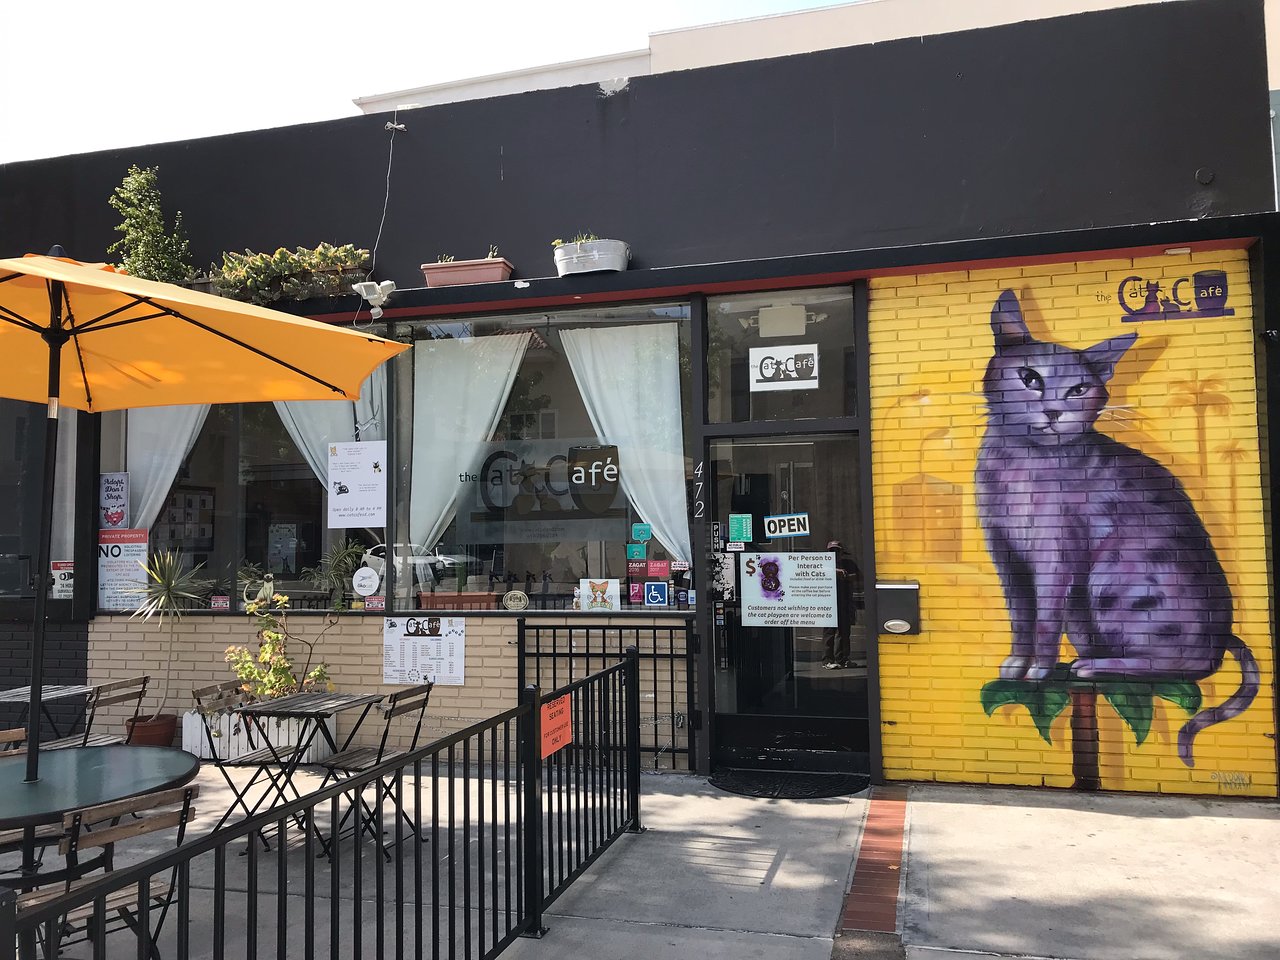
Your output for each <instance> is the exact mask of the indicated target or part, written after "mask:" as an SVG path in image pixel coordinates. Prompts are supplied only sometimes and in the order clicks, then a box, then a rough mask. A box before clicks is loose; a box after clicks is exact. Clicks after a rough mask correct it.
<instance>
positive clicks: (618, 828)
mask: <svg viewBox="0 0 1280 960" xmlns="http://www.w3.org/2000/svg"><path fill="white" fill-rule="evenodd" d="M640 675H641V669H640V655H639V653H638V652H637V651H636V650H634V649H632V650H629V651H627V653H626V656H625V658H624V660H623V661H622V662H621V663H617V664H614V665H612V666H609V667H606V668H605V669H603V670H600V671H598V672H596V673H594V674H591V675H589V676H584V677H582V678H581V679H577V680H574V681H573V682H571V683H568V684H566V685H564V686H563V687H561V688H560V689H557V690H555V691H554V692H553V693H550V694H548V695H547V696H546V697H545V698H544V697H543V696H542V695H541V694H540V692H539V689H538V688H537V687H536V686H532V685H531V686H529V687H527V688H522V690H523V693H522V696H521V702H520V704H519V705H518V706H516V707H514V708H512V709H510V710H506V711H504V712H502V713H500V714H498V715H497V716H494V717H491V718H489V719H488V720H485V721H483V722H481V723H478V724H475V725H473V726H471V727H469V728H467V729H466V730H462V731H460V732H458V733H456V734H453V735H452V736H449V737H445V738H443V739H441V740H438V741H436V742H434V743H432V744H430V745H428V746H426V747H423V748H421V749H419V750H416V751H414V752H412V753H408V754H405V755H402V756H400V757H397V758H394V759H389V760H387V761H386V762H384V763H382V764H380V765H378V766H377V767H373V768H371V769H369V770H367V771H365V772H362V773H360V774H358V775H355V776H352V777H351V778H349V779H346V780H343V781H340V782H338V783H335V784H333V785H331V786H328V787H326V788H324V789H322V790H319V791H316V792H314V793H310V794H307V795H305V796H303V797H302V798H301V799H298V800H295V801H293V802H291V803H288V804H282V805H280V806H277V807H275V808H273V809H272V810H270V811H268V812H266V813H263V814H260V815H258V816H255V817H251V818H247V819H245V820H243V821H241V822H239V823H236V824H233V825H231V826H229V827H227V828H226V829H223V830H218V831H215V832H213V833H211V834H208V835H206V836H203V837H200V838H198V839H191V840H188V842H186V843H184V844H182V845H181V846H180V847H178V848H176V849H174V850H172V851H170V852H166V853H163V854H161V855H159V856H153V857H150V858H148V859H145V860H143V861H141V862H139V863H136V864H133V865H129V866H122V867H118V868H117V869H115V870H114V871H113V872H111V873H109V874H106V875H105V876H101V877H100V878H98V879H95V880H92V881H91V882H90V883H89V885H88V886H85V887H83V888H80V889H76V890H73V891H72V892H70V893H65V894H63V895H61V896H59V897H58V898H57V899H56V900H54V901H52V902H49V903H45V904H40V905H36V906H33V907H30V908H27V909H23V908H21V907H19V908H17V909H15V901H14V894H13V891H10V890H6V889H3V888H0V955H3V954H4V952H5V951H6V950H8V949H10V948H9V947H8V945H9V944H12V943H15V941H16V943H17V945H18V951H17V956H18V958H19V960H34V958H35V957H38V956H48V957H52V956H56V955H57V948H53V949H50V948H51V946H52V945H53V944H58V945H59V946H60V947H64V948H65V946H66V945H67V942H68V940H70V939H73V936H70V935H73V934H74V933H75V930H74V925H73V924H72V923H70V922H69V920H68V918H69V917H75V916H76V915H77V914H78V913H79V914H87V913H90V912H91V911H92V916H91V917H90V918H89V920H88V922H87V923H85V924H84V930H85V932H86V934H87V941H86V942H85V943H82V944H81V945H80V947H79V948H78V952H75V953H74V954H73V955H74V956H91V957H94V958H101V957H126V956H128V957H139V958H146V957H148V956H152V957H161V956H162V957H174V958H181V960H187V958H206V957H207V958H212V960H223V958H229V957H234V958H237V960H238V958H241V957H244V958H256V957H268V956H270V957H276V958H280V960H285V958H295V957H297V958H307V960H311V958H315V957H324V956H328V957H330V958H344V960H345V958H356V960H360V958H362V957H365V956H370V957H376V958H378V960H382V958H384V957H397V958H400V957H413V958H423V957H432V958H438V957H449V958H454V957H458V958H466V960H471V958H480V960H486V958H490V957H495V956H497V955H498V954H499V953H501V952H502V951H503V950H504V949H505V948H506V947H507V946H508V945H510V944H511V943H512V942H513V940H515V938H516V937H518V936H521V935H525V936H540V935H541V934H542V933H543V932H544V928H543V919H542V918H543V910H544V909H545V908H546V907H547V906H548V905H549V904H550V903H551V902H552V901H554V900H555V899H556V897H558V896H559V895H560V894H561V893H563V892H564V890H566V889H567V888H568V886H569V885H570V884H571V883H572V882H573V881H574V880H575V879H576V878H577V877H578V876H580V875H581V874H582V872H583V871H584V870H586V869H587V868H588V866H590V864H591V863H592V862H593V861H594V860H595V859H596V858H597V857H599V856H600V854H601V853H603V852H604V850H605V849H607V848H608V847H609V845H610V844H612V843H613V841H614V840H616V839H617V838H618V837H619V836H620V835H621V834H622V833H624V832H627V831H632V832H638V831H639V830H640V829H641V827H640V738H639V732H640V728H639V718H640V711H639V703H640V685H639V682H640ZM544 705H545V706H544ZM565 707H568V708H569V710H568V713H569V717H568V719H567V722H565V718H564V708H565ZM544 713H546V714H548V715H551V716H556V717H558V719H559V721H560V722H559V723H558V724H557V725H556V726H554V727H549V728H548V729H547V730H546V731H545V732H547V733H548V734H549V735H548V736H547V737H545V738H544V736H543V734H544V727H543V722H542V720H543V715H544ZM566 740H567V741H568V742H566ZM553 747H558V749H556V750H554V752H548V751H550V750H551V749H552V748H553ZM344 824H345V826H344ZM270 831H274V833H275V837H276V839H277V840H278V841H280V842H277V843H274V844H272V845H271V848H270V850H265V849H263V845H262V844H261V843H260V840H259V836H260V833H263V832H270ZM268 835H269V833H268ZM326 849H328V850H329V851H330V852H329V854H328V855H326V852H325V851H326ZM272 859H274V861H275V862H274V863H270V861H271V860H272ZM117 861H119V854H117ZM169 881H171V882H172V890H173V892H172V897H171V898H170V897H168V895H163V896H162V897H161V899H157V898H156V895H155V890H156V887H155V884H157V883H161V884H163V883H165V882H169ZM121 899H123V900H125V901H127V903H128V904H129V905H127V906H126V907H125V909H126V910H127V911H128V912H130V913H131V919H130V918H126V919H127V921H128V924H129V925H128V928H127V929H124V930H120V931H113V932H112V933H111V934H110V935H107V934H106V933H105V932H104V924H102V923H100V922H97V921H98V920H99V919H100V918H105V917H107V916H108V915H109V914H113V913H114V912H115V911H116V909H117V906H116V905H117V904H118V902H120V900H121ZM166 901H168V902H167V903H166ZM162 904H163V905H167V907H168V909H167V915H168V918H169V920H168V922H167V923H165V924H164V926H163V927H162V928H161V929H159V930H157V929H156V927H157V920H158V918H159V917H160V915H161V907H162Z"/></svg>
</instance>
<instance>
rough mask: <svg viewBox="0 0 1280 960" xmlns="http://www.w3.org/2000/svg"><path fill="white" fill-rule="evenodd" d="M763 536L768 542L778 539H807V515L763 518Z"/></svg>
mask: <svg viewBox="0 0 1280 960" xmlns="http://www.w3.org/2000/svg"><path fill="white" fill-rule="evenodd" d="M764 535H765V537H767V538H768V539H770V540H776V539H778V538H779V537H807V536H808V535H809V515H808V514H807V513H784V514H780V515H778V516H776V517H765V518H764Z"/></svg>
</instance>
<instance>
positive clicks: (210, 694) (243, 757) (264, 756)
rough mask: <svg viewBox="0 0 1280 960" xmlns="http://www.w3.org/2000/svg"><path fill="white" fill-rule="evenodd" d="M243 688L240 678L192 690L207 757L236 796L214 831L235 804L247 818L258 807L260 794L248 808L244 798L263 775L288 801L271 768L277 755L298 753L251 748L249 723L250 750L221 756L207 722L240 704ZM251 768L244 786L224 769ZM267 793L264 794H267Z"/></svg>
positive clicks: (279, 778) (286, 757)
mask: <svg viewBox="0 0 1280 960" xmlns="http://www.w3.org/2000/svg"><path fill="white" fill-rule="evenodd" d="M243 694H244V691H243V689H242V684H241V681H239V680H223V681H222V682H221V683H215V684H211V685H210V686H207V687H199V688H197V689H195V690H192V691H191V695H192V696H193V697H195V700H196V710H197V712H198V713H199V714H200V722H201V724H203V726H204V737H205V742H206V743H208V745H209V758H210V760H211V762H212V763H213V765H214V766H216V767H217V768H218V772H219V773H221V774H222V779H223V780H225V781H227V786H228V787H229V788H230V789H231V794H232V796H233V797H235V799H234V800H233V801H232V803H231V806H230V807H228V808H227V812H226V813H224V814H223V815H222V819H221V820H219V821H218V826H217V827H215V828H214V829H215V830H220V829H222V825H223V824H224V823H226V822H227V820H228V819H229V818H230V817H231V815H232V814H233V813H235V810H236V807H239V808H240V809H241V810H243V811H244V815H245V816H246V817H251V816H253V815H254V813H256V812H257V810H258V807H259V806H261V804H262V801H263V799H264V798H263V797H259V798H258V801H257V802H256V803H255V804H254V805H253V806H252V807H250V806H249V804H248V802H247V801H246V800H245V797H246V796H247V795H248V793H249V791H250V790H251V789H252V788H253V785H254V784H255V783H257V782H258V781H259V780H260V779H262V778H266V780H267V781H268V782H269V783H270V785H271V786H270V790H274V791H275V795H276V796H278V797H280V798H281V799H282V800H284V801H286V802H287V801H288V797H287V796H286V795H285V792H284V782H283V776H282V774H281V773H280V772H279V771H277V770H276V769H274V767H275V764H276V762H277V758H278V759H279V760H281V761H286V762H287V761H288V760H289V758H290V757H292V756H293V755H294V754H295V753H296V752H297V747H293V746H283V745H280V746H277V747H276V748H275V751H274V752H272V750H271V748H270V747H268V746H267V745H266V744H265V743H264V744H263V745H262V746H260V747H254V744H253V725H252V724H251V723H245V724H244V732H245V736H246V737H247V738H248V743H249V748H250V749H249V751H248V752H247V753H242V754H240V755H239V756H237V757H236V758H235V759H231V760H227V759H223V757H222V755H221V754H225V753H227V750H226V748H225V747H224V748H223V750H222V751H219V750H218V743H217V740H218V739H220V738H217V737H215V736H214V732H213V727H212V725H211V724H210V717H211V716H212V715H214V714H217V713H219V712H226V711H229V710H230V709H231V708H232V707H237V706H239V705H240V700H241V699H242V697H243ZM233 766H234V767H254V768H255V769H254V771H253V776H251V777H250V778H249V782H248V783H246V784H245V785H244V787H243V788H241V787H237V786H236V784H235V781H234V780H232V779H231V774H230V773H228V772H227V767H233ZM270 795H271V794H270V792H268V793H267V794H265V795H264V796H270ZM258 839H259V840H261V841H262V845H263V846H264V847H266V848H267V849H268V850H269V849H271V845H270V844H269V843H267V838H266V837H264V836H263V835H262V833H261V831H259V833H258Z"/></svg>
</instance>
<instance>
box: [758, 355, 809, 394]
mask: <svg viewBox="0 0 1280 960" xmlns="http://www.w3.org/2000/svg"><path fill="white" fill-rule="evenodd" d="M747 373H748V380H749V382H750V385H751V391H752V392H753V393H758V392H761V391H770V390H817V389H818V345H817V344H816V343H779V344H771V345H769V346H767V347H752V348H751V349H750V350H748V351H747Z"/></svg>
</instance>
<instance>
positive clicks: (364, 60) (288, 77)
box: [0, 0, 832, 163]
mask: <svg viewBox="0 0 1280 960" xmlns="http://www.w3.org/2000/svg"><path fill="white" fill-rule="evenodd" d="M831 3H832V0H827V2H819V0H644V2H640V3H627V2H598V3H595V4H591V3H586V2H584V0H573V2H568V3H565V2H556V0H524V2H518V0H489V2H478V0H464V2H462V3H456V4H454V3H445V2H443V0H416V2H402V0H401V2H397V0H359V2H355V0H345V2H340V3H338V2H331V0H313V2H299V0H290V2H282V0H256V2H246V0H221V2H219V3H216V4H214V3H193V2H191V0H131V2H128V3H119V4H115V3H103V2H101V0H97V2H90V0H62V2H59V3H25V4H11V5H9V4H6V9H5V12H4V32H5V36H6V42H5V44H4V49H3V51H0V90H4V91H5V93H6V101H7V104H6V106H7V109H6V123H5V126H4V132H3V133H2V134H0V163H7V162H12V161H18V160H32V159H39V158H44V157H56V156H63V155H66V154H71V153H84V152H88V151H92V150H105V149H112V148H118V147H128V146H134V145H139V144H146V143H158V142H162V141H169V140H186V139H190V138H194V137H203V136H213V135H216V134H222V133H233V132H237V131H242V130H258V129H263V128H267V127H277V126H284V125H287V124H292V123H306V122H309V121H315V120H330V119H334V118H337V117H344V116H354V115H356V114H358V113H359V112H360V111H359V109H358V108H357V107H356V106H355V105H354V104H353V103H352V102H351V101H352V99H353V98H355V97H360V96H369V95H372V94H379V93H389V92H392V91H395V90H403V89H407V88H411V87H418V86H426V85H429V84H435V83H444V82H447V81H450V80H461V79H466V78H468V77H478V76H484V75H485V74H491V73H502V72H504V71H507V70H518V69H521V68H525V67H533V66H539V65H543V64H550V63H556V62H559V61H564V60H578V59H583V58H586V57H595V56H602V55H605V54H609V53H619V52H622V51H626V50H638V49H643V48H645V47H647V46H648V36H649V34H650V33H653V32H658V31H662V30H670V29H674V28H678V27H686V26H694V25H697V24H703V23H716V22H720V21H724V20H736V19H743V18H747V17H757V16H763V15H767V14H771V13H783V12H787V11H791V10H801V9H810V8H814V7H822V6H830V5H831Z"/></svg>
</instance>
